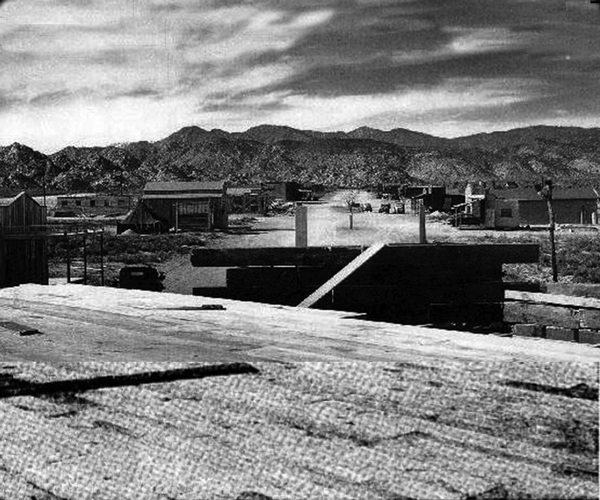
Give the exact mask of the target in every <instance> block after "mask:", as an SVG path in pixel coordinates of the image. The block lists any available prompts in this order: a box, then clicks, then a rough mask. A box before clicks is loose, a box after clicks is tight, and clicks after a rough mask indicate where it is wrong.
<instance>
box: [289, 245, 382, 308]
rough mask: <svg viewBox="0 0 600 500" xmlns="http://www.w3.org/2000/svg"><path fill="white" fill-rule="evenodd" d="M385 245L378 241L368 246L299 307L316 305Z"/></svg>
mask: <svg viewBox="0 0 600 500" xmlns="http://www.w3.org/2000/svg"><path fill="white" fill-rule="evenodd" d="M383 247H385V244H384V243H376V244H374V245H371V246H370V247H369V248H367V249H366V250H365V251H364V252H362V253H361V254H360V255H359V256H358V257H356V258H355V259H354V260H352V261H351V262H349V263H348V264H347V265H346V266H344V267H343V268H342V269H341V270H340V271H338V272H337V273H335V274H334V275H333V276H332V277H331V278H330V279H328V280H327V281H326V282H325V283H323V284H322V285H321V286H320V287H319V288H317V289H316V290H315V291H314V292H313V293H311V294H310V295H309V296H308V297H306V298H305V299H304V300H303V301H302V302H300V304H298V307H312V306H314V305H315V304H316V303H317V302H318V301H319V300H320V299H322V298H323V297H325V295H327V294H328V293H329V292H331V291H332V290H333V289H334V288H335V287H336V286H338V285H339V284H340V283H342V282H343V281H344V280H345V279H346V278H348V277H349V276H350V275H351V274H352V273H354V272H355V271H357V270H358V269H359V268H360V267H361V266H362V265H363V264H365V263H366V262H368V261H369V260H370V259H371V258H372V257H374V256H375V255H377V254H378V253H379V252H380V250H381V249H383Z"/></svg>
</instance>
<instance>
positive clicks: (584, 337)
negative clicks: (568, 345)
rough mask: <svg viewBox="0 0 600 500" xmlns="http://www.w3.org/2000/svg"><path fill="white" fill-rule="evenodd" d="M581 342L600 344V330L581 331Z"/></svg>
mask: <svg viewBox="0 0 600 500" xmlns="http://www.w3.org/2000/svg"><path fill="white" fill-rule="evenodd" d="M579 342H581V343H583V344H600V332H599V331H598V330H586V329H581V330H579Z"/></svg>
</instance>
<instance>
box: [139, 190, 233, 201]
mask: <svg viewBox="0 0 600 500" xmlns="http://www.w3.org/2000/svg"><path fill="white" fill-rule="evenodd" d="M151 193H152V194H146V193H144V195H143V196H142V199H143V200H205V199H207V198H222V197H223V194H222V193H214V192H213V193H211V192H209V191H205V192H199V193H198V192H197V193H191V192H189V191H188V192H185V193H171V192H169V191H166V192H164V193H155V192H151Z"/></svg>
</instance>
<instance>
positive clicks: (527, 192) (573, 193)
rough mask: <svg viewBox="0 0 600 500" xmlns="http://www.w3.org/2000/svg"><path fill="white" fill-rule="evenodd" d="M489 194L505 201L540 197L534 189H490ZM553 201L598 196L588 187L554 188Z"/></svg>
mask: <svg viewBox="0 0 600 500" xmlns="http://www.w3.org/2000/svg"><path fill="white" fill-rule="evenodd" d="M490 193H491V194H493V195H494V196H496V197H497V198H502V199H505V200H519V201H539V200H542V198H541V196H540V195H539V194H538V193H537V191H536V190H535V188H533V187H531V188H515V189H492V190H491V191H490ZM552 198H553V199H554V200H596V199H597V198H598V195H597V194H596V193H595V192H594V190H593V189H592V188H590V187H583V188H554V190H553V191H552Z"/></svg>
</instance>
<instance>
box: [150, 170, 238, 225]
mask: <svg viewBox="0 0 600 500" xmlns="http://www.w3.org/2000/svg"><path fill="white" fill-rule="evenodd" d="M142 200H143V202H144V204H145V206H146V208H147V209H148V210H149V211H150V213H151V214H152V215H153V216H154V217H155V218H156V219H158V220H160V221H161V222H163V223H164V224H165V225H166V226H167V227H168V228H169V229H170V228H175V229H181V230H184V231H212V230H214V229H223V230H224V229H227V227H228V207H227V188H226V183H225V182H224V181H213V182H178V181H175V182H148V183H147V184H146V186H145V187H144V193H143V195H142Z"/></svg>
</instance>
